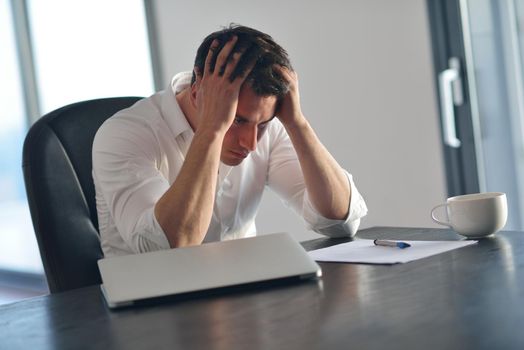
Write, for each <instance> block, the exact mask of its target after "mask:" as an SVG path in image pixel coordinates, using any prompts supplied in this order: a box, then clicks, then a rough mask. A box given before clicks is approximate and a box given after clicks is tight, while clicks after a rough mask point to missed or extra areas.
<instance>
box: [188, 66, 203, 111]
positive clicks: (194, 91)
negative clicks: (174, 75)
mask: <svg viewBox="0 0 524 350" xmlns="http://www.w3.org/2000/svg"><path fill="white" fill-rule="evenodd" d="M193 74H194V75H195V82H194V83H193V84H192V85H191V94H190V99H191V104H192V105H193V106H195V107H196V105H197V104H196V103H197V93H198V89H199V88H200V83H201V81H202V75H201V74H200V71H199V69H198V67H195V68H194V69H193Z"/></svg>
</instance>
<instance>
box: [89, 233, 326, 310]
mask: <svg viewBox="0 0 524 350" xmlns="http://www.w3.org/2000/svg"><path fill="white" fill-rule="evenodd" d="M98 267H99V269H100V274H101V276H102V285H101V289H102V292H103V294H104V297H105V299H106V301H107V304H108V305H109V307H111V308H116V307H120V306H127V305H132V304H133V303H135V302H137V301H142V300H147V299H151V298H159V297H166V296H171V295H177V294H182V293H189V292H197V291H203V290H209V289H215V288H222V287H230V286H237V285H242V284H249V283H256V282H263V281H270V280H276V279H286V278H297V279H307V278H318V277H320V276H321V275H322V272H321V269H320V266H318V264H317V263H316V262H315V261H314V260H312V259H311V258H310V257H309V256H308V254H307V253H306V251H305V250H304V248H302V246H301V245H300V244H299V243H298V242H297V241H295V240H294V239H293V238H292V237H291V236H290V235H289V234H288V233H275V234H270V235H261V236H256V237H252V238H241V239H236V240H231V241H224V242H214V243H207V244H202V245H200V246H194V247H186V248H178V249H171V250H163V251H158V252H151V253H144V254H135V255H126V256H119V257H113V258H107V259H101V260H99V261H98Z"/></svg>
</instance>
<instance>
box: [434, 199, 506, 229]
mask: <svg viewBox="0 0 524 350" xmlns="http://www.w3.org/2000/svg"><path fill="white" fill-rule="evenodd" d="M440 207H446V209H447V211H446V212H447V214H448V221H442V220H439V219H437V218H436V216H435V210H436V209H438V208H440ZM431 218H432V219H433V221H435V222H436V223H438V224H441V225H445V226H448V227H451V228H452V229H453V231H455V232H457V233H459V234H461V235H463V236H466V237H468V238H481V237H486V236H489V235H492V234H494V233H495V232H497V231H499V230H500V229H502V228H503V227H504V225H506V220H507V219H508V202H507V199H506V194H505V193H502V192H486V193H475V194H466V195H463V196H456V197H450V198H448V199H447V201H446V203H444V204H439V205H437V206H436V207H434V208H433V209H431Z"/></svg>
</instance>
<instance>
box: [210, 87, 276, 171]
mask: <svg viewBox="0 0 524 350" xmlns="http://www.w3.org/2000/svg"><path fill="white" fill-rule="evenodd" d="M276 105H277V98H276V96H258V95H256V94H255V92H254V91H253V89H252V88H251V87H250V86H249V85H247V84H244V86H242V88H241V89H240V94H239V96H238V107H237V113H236V117H235V121H234V122H233V124H232V125H231V127H230V128H229V130H228V131H227V133H226V136H225V137H224V142H223V144H222V153H221V154H220V160H221V161H222V163H224V164H226V165H230V166H235V165H239V164H240V163H242V161H243V160H244V158H246V157H247V156H248V155H249V153H250V152H251V151H254V150H255V149H256V147H257V143H258V140H260V138H261V137H262V136H263V135H264V132H265V131H266V128H267V126H268V123H269V122H270V121H271V119H273V117H274V116H275V109H276Z"/></svg>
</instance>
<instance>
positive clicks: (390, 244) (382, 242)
mask: <svg viewBox="0 0 524 350" xmlns="http://www.w3.org/2000/svg"><path fill="white" fill-rule="evenodd" d="M373 243H375V245H380V246H384V247H398V248H400V249H404V248H409V247H411V244H409V243H406V242H397V241H386V240H384V239H375V240H374V241H373Z"/></svg>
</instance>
